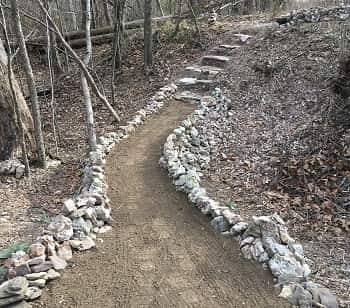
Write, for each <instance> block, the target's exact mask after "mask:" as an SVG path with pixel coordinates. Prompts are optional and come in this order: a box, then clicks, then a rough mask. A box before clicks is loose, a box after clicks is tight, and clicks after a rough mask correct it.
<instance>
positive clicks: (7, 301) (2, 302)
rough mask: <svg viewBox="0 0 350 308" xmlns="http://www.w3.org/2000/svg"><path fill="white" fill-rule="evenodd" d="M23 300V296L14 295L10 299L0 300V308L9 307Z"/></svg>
mask: <svg viewBox="0 0 350 308" xmlns="http://www.w3.org/2000/svg"><path fill="white" fill-rule="evenodd" d="M23 299H24V295H14V296H10V297H4V298H0V307H10V305H11V304H14V303H17V302H20V301H22V300H23ZM13 307H15V306H13Z"/></svg>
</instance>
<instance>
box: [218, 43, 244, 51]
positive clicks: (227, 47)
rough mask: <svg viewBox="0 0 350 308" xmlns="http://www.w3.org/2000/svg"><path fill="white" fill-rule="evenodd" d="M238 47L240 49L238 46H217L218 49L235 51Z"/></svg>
mask: <svg viewBox="0 0 350 308" xmlns="http://www.w3.org/2000/svg"><path fill="white" fill-rule="evenodd" d="M240 47H241V46H240V45H226V44H222V45H219V48H224V49H229V50H232V49H237V48H240Z"/></svg>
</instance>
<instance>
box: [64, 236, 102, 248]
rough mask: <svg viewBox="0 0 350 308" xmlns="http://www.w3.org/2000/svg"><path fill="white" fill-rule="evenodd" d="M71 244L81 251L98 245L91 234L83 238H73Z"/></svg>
mask: <svg viewBox="0 0 350 308" xmlns="http://www.w3.org/2000/svg"><path fill="white" fill-rule="evenodd" d="M70 245H71V246H72V248H74V249H77V250H79V251H84V250H88V249H91V248H93V247H95V246H96V244H95V242H94V240H93V239H92V238H91V237H89V236H87V237H85V238H84V239H83V240H71V241H70Z"/></svg>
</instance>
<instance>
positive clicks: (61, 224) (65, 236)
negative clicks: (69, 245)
mask: <svg viewBox="0 0 350 308" xmlns="http://www.w3.org/2000/svg"><path fill="white" fill-rule="evenodd" d="M48 230H49V231H50V232H51V233H52V235H53V236H54V237H55V239H56V240H57V241H59V242H63V241H68V240H70V239H71V237H72V236H73V227H72V221H71V220H70V219H69V218H68V217H65V216H63V215H58V216H56V217H55V218H54V219H53V220H52V222H51V223H50V224H49V226H48Z"/></svg>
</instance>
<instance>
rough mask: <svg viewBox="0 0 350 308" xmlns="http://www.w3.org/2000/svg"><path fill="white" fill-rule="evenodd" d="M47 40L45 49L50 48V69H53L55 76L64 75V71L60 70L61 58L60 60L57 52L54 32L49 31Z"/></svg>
mask: <svg viewBox="0 0 350 308" xmlns="http://www.w3.org/2000/svg"><path fill="white" fill-rule="evenodd" d="M47 39H48V44H47V45H48V46H47V48H50V54H51V60H52V68H53V70H54V72H55V74H57V75H61V74H63V73H64V71H63V68H62V63H61V58H60V55H59V52H58V47H57V41H56V35H55V32H53V31H49V35H48V37H47ZM48 60H49V61H50V59H48Z"/></svg>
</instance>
